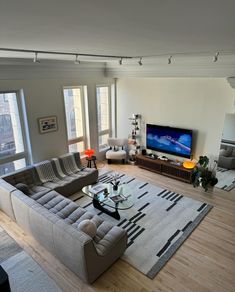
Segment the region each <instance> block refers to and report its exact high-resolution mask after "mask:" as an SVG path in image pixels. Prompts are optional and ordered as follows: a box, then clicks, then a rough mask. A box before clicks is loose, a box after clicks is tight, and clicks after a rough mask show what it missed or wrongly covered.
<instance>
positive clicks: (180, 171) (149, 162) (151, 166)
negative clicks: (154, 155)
mask: <svg viewBox="0 0 235 292" xmlns="http://www.w3.org/2000/svg"><path fill="white" fill-rule="evenodd" d="M172 163H174V162H173V161H172V160H168V161H164V160H160V159H151V158H149V157H148V156H144V155H141V154H139V155H137V156H136V164H137V165H138V166H139V167H141V168H145V169H147V170H151V171H154V172H157V173H160V174H162V175H166V176H169V177H172V178H175V179H178V180H181V181H184V182H187V183H191V182H192V173H193V170H192V169H186V168H184V167H183V166H182V165H175V164H172Z"/></svg>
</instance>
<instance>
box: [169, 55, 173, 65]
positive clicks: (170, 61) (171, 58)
mask: <svg viewBox="0 0 235 292" xmlns="http://www.w3.org/2000/svg"><path fill="white" fill-rule="evenodd" d="M171 59H172V56H170V57H169V58H168V65H170V64H171Z"/></svg>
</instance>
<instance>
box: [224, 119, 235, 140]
mask: <svg viewBox="0 0 235 292" xmlns="http://www.w3.org/2000/svg"><path fill="white" fill-rule="evenodd" d="M222 138H223V139H224V140H229V141H233V142H235V114H226V116H225V121H224V128H223V134H222Z"/></svg>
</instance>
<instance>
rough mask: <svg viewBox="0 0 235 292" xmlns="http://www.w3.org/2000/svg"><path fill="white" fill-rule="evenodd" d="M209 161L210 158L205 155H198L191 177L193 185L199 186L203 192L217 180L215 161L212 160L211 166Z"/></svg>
mask: <svg viewBox="0 0 235 292" xmlns="http://www.w3.org/2000/svg"><path fill="white" fill-rule="evenodd" d="M209 162H210V160H209V158H208V157H207V156H200V157H199V160H198V163H197V166H196V168H195V170H194V172H193V177H192V180H193V186H194V187H198V186H201V187H202V188H203V189H204V190H205V192H207V191H208V189H209V188H213V187H214V186H215V185H216V184H217V182H218V179H217V177H216V166H217V162H216V161H214V163H213V165H212V166H211V165H210V164H209Z"/></svg>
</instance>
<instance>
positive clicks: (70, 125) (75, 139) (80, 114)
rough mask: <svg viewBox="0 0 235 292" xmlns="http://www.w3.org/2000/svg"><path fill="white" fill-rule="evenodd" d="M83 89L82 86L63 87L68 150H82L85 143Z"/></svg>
mask: <svg viewBox="0 0 235 292" xmlns="http://www.w3.org/2000/svg"><path fill="white" fill-rule="evenodd" d="M83 91H84V88H83V87H65V88H64V104H65V115H66V124H67V136H68V146H69V152H76V151H78V152H83V151H84V149H85V148H86V144H87V143H86V127H85V107H84V104H85V103H84V92H83Z"/></svg>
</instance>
